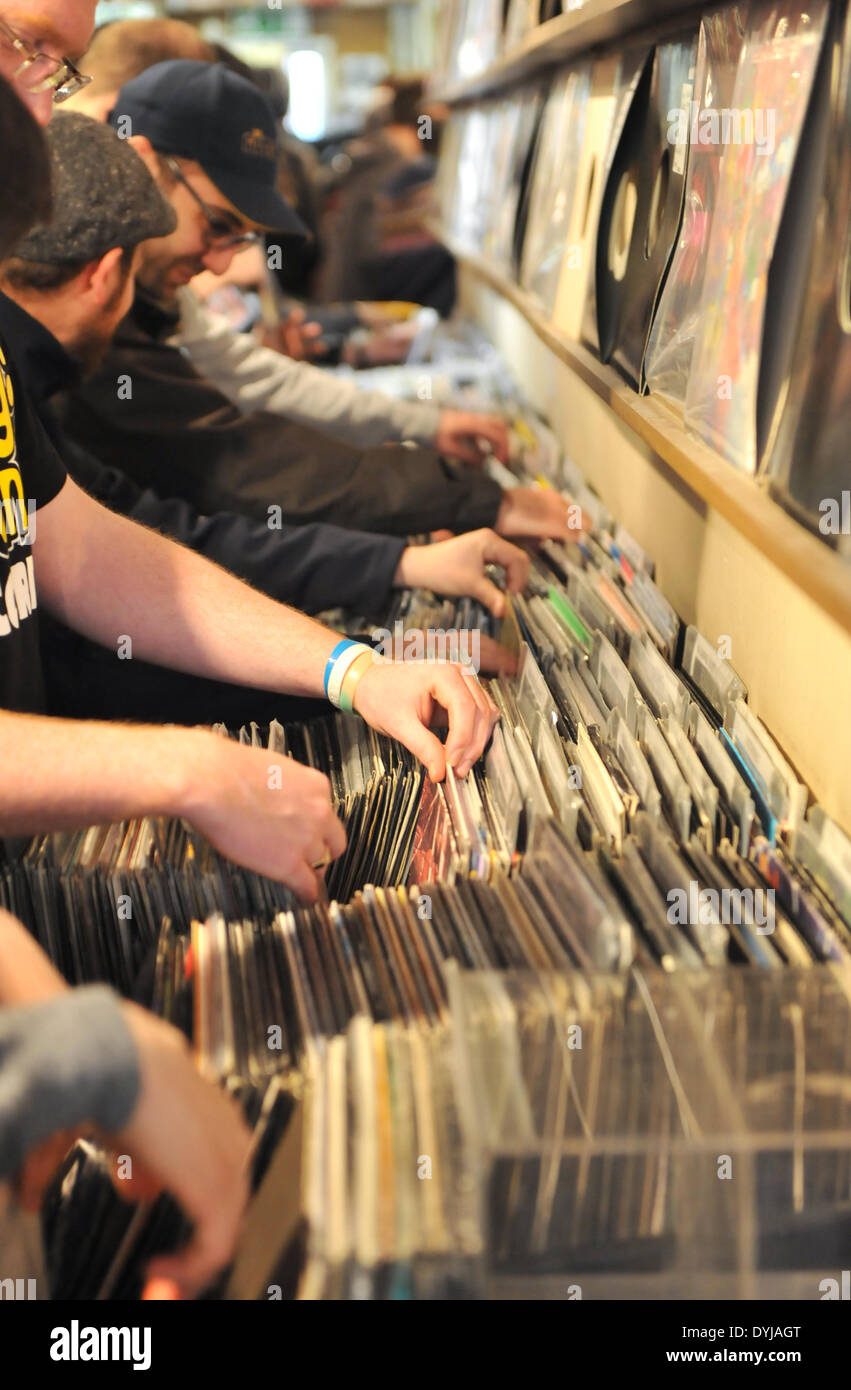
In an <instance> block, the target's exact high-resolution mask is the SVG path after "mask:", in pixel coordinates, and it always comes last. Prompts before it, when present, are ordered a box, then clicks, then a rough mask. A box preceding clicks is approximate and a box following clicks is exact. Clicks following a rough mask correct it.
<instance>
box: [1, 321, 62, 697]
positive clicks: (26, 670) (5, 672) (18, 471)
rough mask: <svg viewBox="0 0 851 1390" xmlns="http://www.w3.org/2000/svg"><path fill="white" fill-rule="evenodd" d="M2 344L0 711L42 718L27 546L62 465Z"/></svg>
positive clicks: (57, 484)
mask: <svg viewBox="0 0 851 1390" xmlns="http://www.w3.org/2000/svg"><path fill="white" fill-rule="evenodd" d="M14 374H15V367H14V358H13V357H12V356H11V355H10V353H9V352H8V351H7V350H6V349H5V347H4V345H3V344H2V343H0V708H2V709H9V710H18V711H20V712H22V713H27V714H41V713H42V712H43V711H44V708H45V695H44V679H43V675H42V665H41V654H40V651H39V639H38V614H37V606H38V605H37V597H36V584H35V568H34V564H33V553H32V548H33V545H34V544H35V543H36V542H37V536H38V510H39V508H40V507H44V506H46V505H47V503H48V502H50V501H52V499H53V498H54V497H55V496H56V494H57V493H58V492H59V491H60V489H61V488H62V485H63V483H64V482H65V468H64V466H63V464H62V460H61V459H60V457H59V455H58V454H57V452H56V450H55V449H54V447H53V445H52V444H51V442H50V440H49V439H48V437H47V435H46V434H45V431H44V428H43V426H42V425H41V423H40V422H39V420H38V418H37V416H36V415H35V413H34V411H33V408H32V405H31V403H30V401H29V400H28V399H27V396H26V394H25V392H24V391H23V390H21V391H20V392H18V393H16V391H15V382H14Z"/></svg>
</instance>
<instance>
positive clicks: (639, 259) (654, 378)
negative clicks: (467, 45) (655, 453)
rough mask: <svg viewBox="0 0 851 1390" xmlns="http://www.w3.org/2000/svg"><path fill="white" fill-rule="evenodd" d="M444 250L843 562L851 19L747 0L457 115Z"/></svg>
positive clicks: (838, 8)
mask: <svg viewBox="0 0 851 1390" xmlns="http://www.w3.org/2000/svg"><path fill="white" fill-rule="evenodd" d="M438 179H439V195H440V200H441V205H442V221H443V226H444V228H445V231H446V233H447V234H448V236H449V238H450V239H451V241H452V242H453V244H455V245H458V246H460V247H461V248H462V249H464V250H466V251H469V252H472V253H475V254H478V255H480V256H483V257H484V258H485V259H486V260H488V261H489V262H491V263H492V264H493V265H495V266H496V267H497V268H498V269H499V270H500V272H501V273H502V274H503V275H504V276H507V277H508V278H509V279H512V280H515V281H516V282H517V283H518V284H519V285H520V287H521V288H522V289H523V290H525V291H526V292H527V293H528V294H529V295H530V296H532V297H533V300H535V301H537V303H538V305H539V307H540V309H541V310H542V311H543V312H544V313H545V314H546V315H547V316H548V317H549V318H550V320H551V322H552V323H553V325H554V326H555V327H556V328H557V329H558V330H559V331H560V332H561V333H563V334H564V335H565V336H566V337H567V338H569V339H573V340H575V341H577V342H583V343H585V344H586V345H587V346H589V347H591V348H592V349H593V350H594V351H595V352H596V353H597V354H598V355H599V357H600V359H601V360H602V361H603V362H607V363H612V364H614V365H615V366H616V367H617V368H618V370H619V371H620V372H621V374H622V375H623V376H624V377H625V378H626V379H627V380H628V381H629V382H630V383H631V384H632V385H633V386H634V387H635V388H636V389H637V390H639V391H650V392H651V393H652V394H654V395H656V396H658V397H660V398H662V399H663V400H665V401H666V402H667V403H668V404H669V405H670V406H671V407H672V408H673V409H674V410H675V411H676V412H677V413H681V414H682V417H683V419H684V422H685V425H686V428H687V429H688V431H689V432H691V433H692V434H693V435H694V436H695V437H696V438H698V439H700V440H701V441H703V442H704V443H706V444H708V445H710V446H711V447H712V448H713V449H715V450H716V451H718V452H719V453H720V454H722V455H723V456H724V457H725V458H726V459H727V460H728V461H729V462H730V463H731V464H732V465H734V466H736V467H737V468H739V469H742V470H744V471H746V472H748V473H751V474H755V473H756V474H759V475H761V476H763V477H764V478H765V479H766V481H767V485H768V486H769V487H770V489H771V491H772V493H773V495H774V496H775V497H776V498H777V500H778V501H779V502H781V503H782V504H783V505H784V506H785V507H787V509H789V510H790V511H791V512H792V513H793V514H794V515H795V516H796V517H797V518H798V519H799V520H801V521H802V522H803V523H804V524H805V525H807V526H808V527H809V528H810V529H812V530H813V531H814V532H815V533H816V534H818V535H819V536H821V537H822V538H823V539H824V540H825V541H826V542H827V543H829V544H831V545H833V546H835V547H836V548H838V549H839V550H840V551H843V552H848V553H851V541H849V539H848V537H849V533H851V523H850V522H849V520H848V516H849V510H851V506H849V500H848V499H849V497H851V464H849V461H848V452H847V449H846V448H845V442H844V437H845V413H846V408H847V382H848V380H849V373H851V300H849V285H851V271H849V267H850V266H851V244H849V231H848V228H849V225H851V17H849V14H848V12H847V4H846V0H817V2H816V3H815V4H813V5H807V6H806V7H803V6H802V5H801V4H800V3H796V0H779V3H778V0H751V2H750V3H744V4H739V5H728V6H725V7H724V8H721V9H712V10H707V11H706V12H705V13H704V14H703V15H702V16H697V17H694V16H690V17H688V18H687V19H683V20H682V21H680V22H679V25H678V27H677V28H676V29H675V31H674V32H673V33H671V32H670V28H669V30H667V31H666V34H665V37H664V39H660V40H659V41H658V42H657V43H655V44H651V42H650V41H649V40H647V41H645V42H642V41H638V40H631V41H629V42H623V43H622V44H621V46H620V47H618V48H617V49H613V50H611V51H603V52H596V53H595V54H594V55H593V56H591V57H588V58H586V59H584V60H576V61H574V62H572V63H571V65H570V66H569V67H567V68H566V69H560V70H557V71H556V73H555V75H554V76H553V78H552V81H551V82H550V83H549V86H548V88H547V89H546V90H542V84H541V79H540V77H538V78H536V79H534V80H533V81H531V82H529V83H527V84H526V85H520V86H519V87H514V88H512V89H511V90H510V91H509V92H507V93H506V92H501V93H500V94H499V96H497V97H494V98H491V99H483V100H482V101H481V102H480V103H479V104H477V105H474V106H467V107H460V108H458V109H457V110H456V111H455V112H454V113H453V114H452V116H451V118H450V120H449V122H448V124H447V128H446V131H445V134H444V138H443V144H442V153H441V164H440V170H439V176H438Z"/></svg>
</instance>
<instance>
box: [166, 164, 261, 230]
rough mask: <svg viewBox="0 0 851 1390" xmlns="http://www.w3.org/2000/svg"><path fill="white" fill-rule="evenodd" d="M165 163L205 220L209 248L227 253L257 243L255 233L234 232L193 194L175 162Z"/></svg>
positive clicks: (213, 210) (201, 199) (191, 188)
mask: <svg viewBox="0 0 851 1390" xmlns="http://www.w3.org/2000/svg"><path fill="white" fill-rule="evenodd" d="M165 162H166V167H167V168H168V170H169V172H170V173H171V174H172V176H173V177H174V178H176V179H177V182H178V183H180V184H182V185H183V187H184V188H185V189H186V191H187V193H191V195H192V197H193V198H194V199H195V202H196V203H197V204H198V206H199V208H200V209H201V211H202V212H203V214H204V216H205V218H206V219H207V225H208V227H209V229H210V230H209V238H208V239H209V241H210V244H211V246H213V247H215V249H216V250H217V251H228V250H230V249H231V248H237V247H243V246H255V245H256V244H257V243H258V242H259V240H260V238H259V237H258V235H257V233H256V232H235V231H234V229H233V224H232V223H231V222H227V221H225V219H224V217H222V215H221V213H218V212H216V210H215V208H211V207H210V206H209V205H208V204H207V203H205V202H204V199H203V198H202V197H201V195H200V194H199V193H196V192H195V189H194V188H193V187H192V185H191V183H190V182H189V180H188V179H187V177H186V175H185V174H184V172H183V170H182V169H181V167H180V165H179V164H178V163H177V161H176V160H174V159H167V160H166V161H165Z"/></svg>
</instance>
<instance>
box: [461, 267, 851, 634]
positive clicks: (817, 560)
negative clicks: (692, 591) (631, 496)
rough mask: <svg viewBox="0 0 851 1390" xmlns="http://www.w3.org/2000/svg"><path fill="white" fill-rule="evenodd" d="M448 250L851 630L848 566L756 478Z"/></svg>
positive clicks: (531, 303)
mask: <svg viewBox="0 0 851 1390" xmlns="http://www.w3.org/2000/svg"><path fill="white" fill-rule="evenodd" d="M447 245H449V247H450V249H451V250H452V252H453V254H454V255H455V257H456V259H457V260H458V261H459V262H460V263H461V264H462V265H463V266H465V267H466V269H467V270H469V271H470V272H471V273H472V274H474V275H475V276H476V277H477V278H478V279H480V280H481V281H483V282H484V283H485V284H487V285H488V286H489V287H490V288H491V289H493V290H495V291H496V292H497V293H498V294H499V295H501V296H502V297H503V298H504V299H506V300H508V301H509V302H510V303H511V304H513V305H514V307H515V308H516V309H517V310H518V311H519V313H521V314H522V315H523V317H524V318H525V319H526V321H527V322H528V323H529V325H530V327H531V328H532V329H533V331H534V332H535V333H536V335H537V336H538V337H539V338H540V339H541V340H542V342H544V343H545V344H546V345H547V347H548V348H550V349H551V351H552V352H553V353H554V354H555V355H556V356H557V357H558V358H559V360H560V361H562V362H564V363H565V364H566V366H568V367H569V368H570V369H571V370H572V371H573V372H575V373H576V375H577V376H579V377H580V378H581V379H582V381H584V382H585V383H586V385H587V386H589V387H590V388H591V390H592V391H594V392H595V394H596V395H597V396H599V397H600V399H601V400H603V401H604V402H605V403H606V404H607V405H608V406H609V407H610V409H611V410H612V411H613V412H614V413H615V414H616V415H617V416H618V418H619V419H621V420H623V422H624V424H626V425H628V426H629V428H630V429H631V430H633V432H634V433H635V434H636V435H638V437H639V438H640V439H642V440H643V441H644V443H645V444H647V445H648V446H649V448H650V449H651V451H652V453H653V455H654V460H653V461H654V463H655V464H656V465H657V467H660V468H661V467H663V466H664V467H667V468H668V469H669V470H670V471H671V472H672V473H674V474H675V475H676V476H677V477H678V478H679V479H680V480H681V481H682V482H684V483H685V484H686V486H687V487H688V488H689V490H690V491H691V492H692V493H694V494H695V496H696V497H698V498H700V499H701V501H703V502H705V503H706V505H707V506H708V507H711V508H712V509H713V510H714V511H716V512H718V514H719V515H720V516H722V517H724V519H725V520H726V521H728V522H729V523H730V525H732V526H734V527H735V529H736V530H737V531H739V532H740V534H741V535H742V536H744V537H745V539H746V540H748V541H749V542H750V543H751V544H752V545H754V546H755V547H756V549H758V550H759V551H760V552H761V553H762V554H763V555H765V556H766V558H767V559H768V560H770V561H771V563H772V564H773V565H774V566H775V568H776V569H778V570H780V571H781V572H782V573H783V574H784V575H785V576H786V578H787V579H788V580H791V582H792V583H794V584H795V585H796V586H797V587H798V588H799V589H801V590H802V592H803V593H805V594H807V596H808V597H809V598H811V599H812V600H813V601H814V602H815V603H817V604H818V605H819V607H820V608H822V609H823V611H824V612H825V613H826V614H828V615H829V617H831V618H832V619H833V620H834V621H835V622H836V623H838V624H839V626H840V627H842V628H844V630H845V631H846V632H849V633H851V566H849V564H848V562H847V561H846V560H844V559H843V558H842V557H841V556H840V555H838V554H837V553H836V551H834V550H831V549H830V547H829V546H827V545H825V544H824V543H823V542H822V541H820V540H819V539H818V538H817V537H816V536H814V535H812V534H811V533H810V532H809V531H807V530H806V528H805V527H803V526H801V525H800V524H799V523H798V522H797V521H795V520H794V519H793V518H792V517H791V516H789V515H788V513H787V512H785V511H784V510H783V508H782V507H780V506H779V505H778V504H777V503H776V502H774V501H772V499H771V498H770V497H769V495H768V493H767V492H766V491H765V488H764V487H763V486H762V485H761V484H760V483H758V482H757V481H756V480H755V479H754V478H751V477H749V476H748V475H746V474H743V473H740V472H739V471H738V470H737V469H736V468H735V467H734V466H733V465H732V464H730V463H728V462H727V460H726V459H724V458H723V457H722V456H721V455H720V454H718V453H716V452H715V450H714V449H711V448H709V446H708V445H706V444H703V443H702V442H701V441H700V440H699V439H695V438H694V437H693V436H692V435H690V434H689V433H687V431H686V429H685V426H684V425H683V423H682V421H681V420H680V419H679V418H678V417H677V415H676V414H675V413H674V411H673V410H671V409H670V408H669V407H668V406H666V405H665V404H663V403H662V402H660V401H659V400H658V399H656V398H654V397H652V396H639V395H637V393H636V392H635V391H633V390H632V388H631V387H630V386H628V385H627V383H626V382H625V381H624V380H623V378H622V377H620V376H619V375H618V373H617V372H616V371H615V370H614V368H613V367H609V366H606V365H604V364H603V363H602V362H600V361H599V360H598V358H596V357H595V356H594V354H593V353H592V352H591V351H590V349H588V348H586V347H584V346H583V345H582V344H581V343H577V342H574V341H573V340H572V339H570V338H567V337H566V336H565V335H564V334H563V333H560V332H559V331H558V329H556V328H554V326H553V325H552V323H551V322H550V321H549V320H548V319H547V318H546V316H545V314H544V312H543V311H542V310H541V308H540V307H539V305H538V304H537V303H536V301H535V300H534V299H533V298H532V296H531V295H529V294H527V293H526V291H525V290H522V289H521V288H520V287H519V286H518V285H515V284H514V283H513V282H512V281H510V280H509V279H508V278H507V277H506V276H505V275H504V274H503V273H502V272H501V271H500V270H498V269H497V268H496V267H495V266H493V265H492V264H491V263H490V262H489V261H487V260H486V259H484V258H483V257H481V256H476V255H473V254H471V253H469V252H465V251H464V250H462V249H460V248H459V247H457V246H454V245H452V243H451V242H447Z"/></svg>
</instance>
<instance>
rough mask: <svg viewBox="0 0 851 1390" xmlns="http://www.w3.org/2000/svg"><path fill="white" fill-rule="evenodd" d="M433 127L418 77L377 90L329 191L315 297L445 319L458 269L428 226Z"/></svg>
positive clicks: (435, 117)
mask: <svg viewBox="0 0 851 1390" xmlns="http://www.w3.org/2000/svg"><path fill="white" fill-rule="evenodd" d="M436 124H437V125H439V113H438V112H436V111H435V112H434V113H432V112H431V111H430V110H429V107H428V104H427V102H426V99H425V89H424V82H423V80H422V79H421V78H406V79H388V80H387V81H386V82H384V83H382V85H381V86H380V87H379V88H377V90H376V93H375V104H374V106H373V110H372V113H371V116H370V119H369V120H368V123H367V129H366V131H365V132H364V134H363V135H362V136H360V137H358V138H357V139H355V140H352V141H350V143H349V144H348V145H347V146H346V149H345V153H344V161H343V168H342V169H341V170H340V172H338V173H337V174H336V176H335V177H332V179H331V181H330V184H329V187H328V191H327V195H326V202H325V208H324V211H323V216H322V222H321V231H322V243H323V250H324V259H323V263H322V266H321V268H320V271H319V275H318V286H319V294H320V298H322V299H324V300H329V301H330V300H338V299H343V300H399V299H401V300H412V301H414V302H416V303H417V304H423V305H427V306H430V307H432V308H435V309H437V311H438V312H439V313H440V314H441V315H443V316H446V315H447V314H449V313H450V312H451V311H452V308H453V305H454V303H455V262H454V259H453V257H452V256H451V254H450V253H449V251H447V250H446V248H445V247H444V246H442V245H441V243H440V242H439V241H437V239H436V238H435V237H434V235H433V234H432V233H431V231H430V230H429V226H428V221H429V218H430V217H431V215H432V212H433V207H432V196H431V195H432V184H433V179H434V173H435V167H436V166H435V160H434V149H435V147H436V131H435V125H436ZM335 164H336V165H337V167H338V169H339V165H340V161H339V160H338V161H335Z"/></svg>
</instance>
